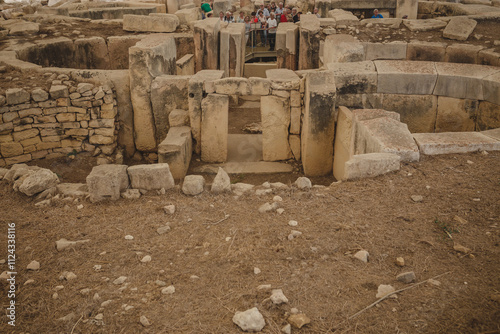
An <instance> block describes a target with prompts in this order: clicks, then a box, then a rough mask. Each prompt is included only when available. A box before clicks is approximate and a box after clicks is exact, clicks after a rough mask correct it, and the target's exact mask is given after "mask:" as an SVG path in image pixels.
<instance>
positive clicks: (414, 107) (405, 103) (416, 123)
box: [382, 94, 438, 133]
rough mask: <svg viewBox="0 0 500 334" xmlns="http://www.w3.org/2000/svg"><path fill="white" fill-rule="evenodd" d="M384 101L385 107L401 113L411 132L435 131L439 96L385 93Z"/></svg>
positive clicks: (402, 119)
mask: <svg viewBox="0 0 500 334" xmlns="http://www.w3.org/2000/svg"><path fill="white" fill-rule="evenodd" d="M382 101H383V102H382V105H383V108H384V109H386V110H393V111H396V112H397V113H398V114H400V115H401V122H403V123H406V125H408V129H409V130H410V132H412V133H414V132H434V125H435V123H436V112H437V101H438V98H437V96H435V95H400V94H384V95H383V100H382Z"/></svg>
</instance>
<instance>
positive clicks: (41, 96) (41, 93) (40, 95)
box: [31, 88, 49, 102]
mask: <svg viewBox="0 0 500 334" xmlns="http://www.w3.org/2000/svg"><path fill="white" fill-rule="evenodd" d="M31 97H32V98H33V101H35V102H42V101H46V100H47V99H48V98H49V93H47V92H46V91H45V90H43V89H41V88H37V89H34V90H33V91H32V92H31Z"/></svg>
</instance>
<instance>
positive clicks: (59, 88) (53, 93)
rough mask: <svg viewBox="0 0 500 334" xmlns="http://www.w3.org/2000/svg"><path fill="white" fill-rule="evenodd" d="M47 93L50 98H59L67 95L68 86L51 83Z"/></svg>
mask: <svg viewBox="0 0 500 334" xmlns="http://www.w3.org/2000/svg"><path fill="white" fill-rule="evenodd" d="M49 93H50V97H51V98H52V99H59V98H63V97H68V96H69V92H68V87H67V86H65V85H52V86H51V87H50V90H49Z"/></svg>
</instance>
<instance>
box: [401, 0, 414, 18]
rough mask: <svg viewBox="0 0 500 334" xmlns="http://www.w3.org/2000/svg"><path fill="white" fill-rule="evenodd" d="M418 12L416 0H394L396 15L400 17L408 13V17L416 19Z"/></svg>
mask: <svg viewBox="0 0 500 334" xmlns="http://www.w3.org/2000/svg"><path fill="white" fill-rule="evenodd" d="M417 12H418V0H396V17H397V18H402V17H403V16H405V15H408V19H416V18H417Z"/></svg>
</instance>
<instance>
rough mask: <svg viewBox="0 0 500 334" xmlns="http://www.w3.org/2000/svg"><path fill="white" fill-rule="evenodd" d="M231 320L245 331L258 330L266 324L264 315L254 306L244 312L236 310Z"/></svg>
mask: <svg viewBox="0 0 500 334" xmlns="http://www.w3.org/2000/svg"><path fill="white" fill-rule="evenodd" d="M233 322H234V323H235V324H236V325H238V327H240V328H241V329H242V330H244V331H247V332H260V331H261V330H262V328H264V326H265V325H266V321H265V320H264V317H263V316H262V314H261V313H260V312H259V310H258V309H257V308H256V307H254V308H251V309H249V310H246V311H244V312H236V314H235V315H234V316H233Z"/></svg>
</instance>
